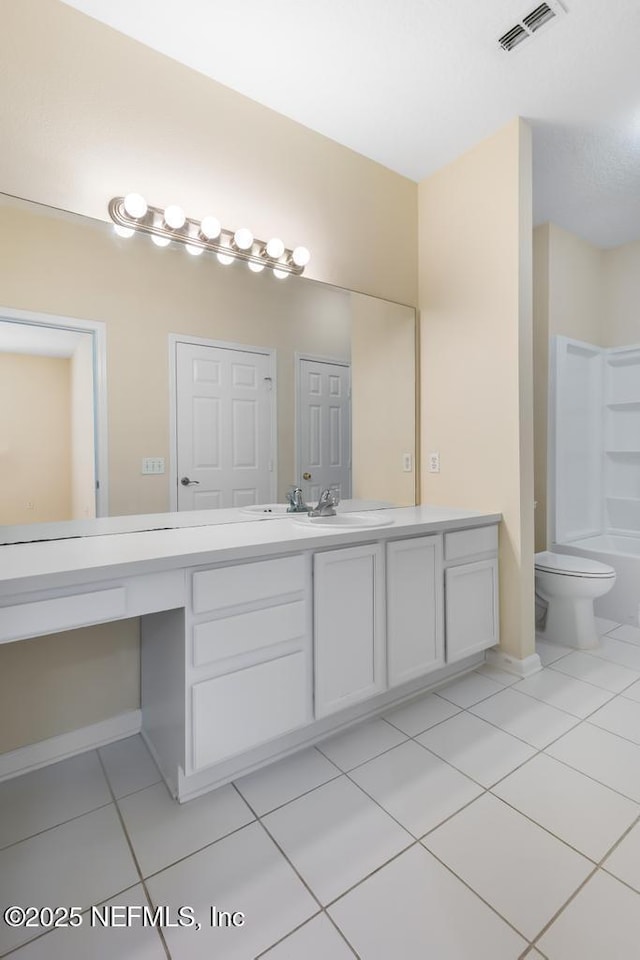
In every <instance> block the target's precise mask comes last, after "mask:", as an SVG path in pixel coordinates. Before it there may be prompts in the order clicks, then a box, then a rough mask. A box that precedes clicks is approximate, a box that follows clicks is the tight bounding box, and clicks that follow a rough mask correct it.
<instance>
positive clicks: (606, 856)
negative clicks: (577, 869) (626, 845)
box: [597, 811, 640, 892]
mask: <svg viewBox="0 0 640 960" xmlns="http://www.w3.org/2000/svg"><path fill="white" fill-rule="evenodd" d="M638 823H640V811H639V812H638V816H637V817H636V819H635V820H634V821H633V823H632V824H630V825H629V826H628V827H627V829H626V830H624V831H623V832H622V833H621V834H620V836H619V837H618V839H617V840H616V842H615V843H613V844H612V845H611V846H610V847H609V849H608V850H607V852H606V853H605V854H604V856H602V857H600V859H599V860H598V862H597V866H598V867H599V868H600V869H605V868H604V867H603V864H604V863H605V862H606V861H607V860H608V859H609V857H610V856H611V854H612V853H613V852H614V850H616V849H617V848H618V847H619V846H620V844H621V843H622V841H623V840H626V838H627V837H628V836H629V834H630V833H631V831H632V830H633V829H634V827H636V826H637V825H638ZM607 872H608V871H607ZM620 882H621V883H624V881H623V880H622V881H620ZM626 885H627V886H629V884H626ZM631 889H633V887H632V888H631ZM636 892H637V891H636Z"/></svg>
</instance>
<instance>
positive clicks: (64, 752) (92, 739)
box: [0, 710, 142, 782]
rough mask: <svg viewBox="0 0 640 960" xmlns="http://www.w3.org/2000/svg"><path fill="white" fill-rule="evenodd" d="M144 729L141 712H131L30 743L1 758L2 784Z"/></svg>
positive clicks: (0, 775)
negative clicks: (4, 781)
mask: <svg viewBox="0 0 640 960" xmlns="http://www.w3.org/2000/svg"><path fill="white" fill-rule="evenodd" d="M141 727H142V713H141V711H140V710H131V711H129V712H128V713H121V714H119V715H118V716H117V717H110V718H109V719H108V720H102V721H101V722H100V723H93V724H91V726H89V727H81V728H80V729H79V730H71V731H70V732H69V733H61V734H60V735H59V736H57V737H50V738H49V739H48V740H41V741H40V742H39V743H30V744H29V745H28V746H26V747H18V749H17V750H11V751H9V752H8V753H3V754H2V755H0V782H1V781H3V780H9V779H10V778H11V777H17V776H20V774H22V773H29V772H30V771H31V770H38V769H39V768H40V767H46V766H48V765H49V764H50V763H57V762H58V761H59V760H65V759H66V758H67V757H74V756H75V755H76V754H78V753H84V752H85V751H87V750H95V749H96V747H103V746H104V745H105V744H107V743H113V742H114V740H123V739H124V738H125V737H132V736H133V735H134V734H136V733H140V729H141Z"/></svg>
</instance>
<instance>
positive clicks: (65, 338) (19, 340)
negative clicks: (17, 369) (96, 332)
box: [0, 320, 91, 358]
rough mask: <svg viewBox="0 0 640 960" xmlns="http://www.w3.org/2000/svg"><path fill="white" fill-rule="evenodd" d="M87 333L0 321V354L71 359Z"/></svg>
mask: <svg viewBox="0 0 640 960" xmlns="http://www.w3.org/2000/svg"><path fill="white" fill-rule="evenodd" d="M90 336H91V334H88V333H76V332H74V331H73V330H60V329H58V328H55V327H47V326H44V325H41V324H28V323H15V322H11V321H10V320H0V353H28V354H31V355H34V356H41V357H59V358H64V357H72V356H73V354H74V353H75V351H76V349H77V347H78V346H79V345H80V343H82V341H83V339H84V338H86V337H90Z"/></svg>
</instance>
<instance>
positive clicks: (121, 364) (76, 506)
mask: <svg viewBox="0 0 640 960" xmlns="http://www.w3.org/2000/svg"><path fill="white" fill-rule="evenodd" d="M0 245H1V247H2V251H3V253H2V257H0V318H1V315H5V319H6V315H7V314H11V313H12V312H13V317H14V319H15V312H16V311H26V312H29V313H34V314H37V315H40V319H42V315H45V318H46V316H48V315H55V316H57V317H62V318H75V319H76V320H78V321H88V322H89V323H90V324H94V325H95V326H97V327H98V328H99V327H100V325H103V329H104V336H105V342H106V387H107V393H106V417H105V420H106V421H107V422H108V444H107V446H108V451H107V450H105V454H104V455H103V456H102V457H101V456H100V443H101V442H102V443H104V437H103V436H102V437H101V436H100V431H99V429H98V435H97V437H96V439H95V443H96V448H95V450H96V451H97V454H98V455H97V457H96V456H94V454H95V451H94V448H93V443H94V441H93V439H92V437H91V429H90V427H91V421H92V419H93V412H92V411H91V409H90V406H89V404H88V402H87V401H86V399H82V400H80V399H79V398H81V397H83V398H86V396H87V390H88V391H89V392H90V391H91V386H90V384H89V376H88V374H87V369H88V368H87V366H86V364H85V366H84V367H83V366H82V364H81V362H80V360H79V356H80V350H79V347H78V345H77V344H74V345H71V344H70V343H66V345H65V344H62V345H60V346H59V347H51V346H50V349H49V353H51V352H54V353H55V352H56V350H57V351H58V356H47V354H46V349H44V348H39V349H40V356H39V358H38V357H34V358H33V360H28V359H27V358H28V356H29V355H30V354H31V355H32V354H33V352H34V351H33V350H31V349H30V348H28V346H27V345H26V344H24V343H23V344H22V345H19V346H18V348H17V349H16V345H15V342H14V346H13V347H10V348H7V349H3V348H2V347H0V363H4V364H5V365H7V364H9V363H11V364H13V366H14V368H15V369H14V372H13V373H12V374H11V376H12V377H13V382H14V383H15V382H19V383H20V384H21V390H22V393H21V395H20V397H19V398H18V394H17V392H14V389H13V388H11V387H10V386H9V374H8V373H7V375H6V377H5V376H4V375H3V377H2V381H3V383H4V387H3V390H4V393H3V398H2V400H3V421H4V424H3V427H2V432H1V434H0V460H1V472H0V477H4V478H5V479H4V480H0V485H4V484H5V483H6V482H7V481H6V478H7V477H9V476H11V475H14V476H16V478H17V479H18V482H17V483H16V484H15V486H14V489H13V492H12V493H11V496H10V497H9V496H8V488H6V487H4V486H3V488H2V489H0V499H2V500H3V501H4V502H5V508H4V509H5V512H4V513H3V516H2V518H1V519H0V522H1V523H3V524H5V525H6V524H11V523H25V522H28V520H29V519H34V520H35V519H38V520H55V519H61V518H62V516H64V515H65V514H66V515H67V516H71V517H88V516H91V513H92V510H93V503H90V502H89V501H90V500H91V498H90V497H87V495H86V491H87V483H89V484H90V483H92V482H93V479H95V478H92V476H91V471H92V469H93V464H94V463H96V462H97V470H98V474H97V475H98V476H103V477H104V478H105V479H106V480H108V513H109V515H111V516H121V515H139V514H151V513H156V512H165V511H168V510H170V509H176V508H180V507H182V508H187V509H189V508H191V507H196V506H198V503H197V499H195V498H194V499H193V502H188V498H187V500H186V501H185V500H184V498H183V502H182V503H181V502H180V500H179V498H178V490H179V489H180V484H179V480H180V477H181V476H183V475H185V476H189V474H188V473H187V471H186V469H185V470H184V471H183V472H182V473H181V472H180V469H181V468H180V462H179V459H178V457H177V453H179V449H180V436H179V434H180V430H181V424H180V415H179V412H177V411H176V403H177V402H179V397H178V401H176V400H175V397H174V398H173V400H172V393H171V391H172V384H173V386H174V388H175V387H176V368H175V367H174V363H175V357H176V350H177V346H176V344H177V343H178V342H179V341H182V342H184V343H186V344H192V345H193V344H200V345H201V346H202V347H203V348H204V347H209V348H211V349H212V350H214V351H215V350H216V349H217V350H220V349H221V348H224V349H227V356H230V355H231V354H230V352H229V350H231V349H232V350H238V351H240V352H243V351H244V355H245V357H246V356H251V355H252V356H253V357H254V358H256V357H258V355H262V356H264V357H267V358H268V363H267V366H265V367H264V369H262V367H260V369H259V370H258V369H257V368H256V370H253V372H252V371H251V370H249V366H251V365H250V364H246V363H245V364H240V366H242V368H243V369H240V367H238V369H236V371H235V374H234V376H236V381H237V383H236V385H238V384H239V388H242V386H243V382H242V381H243V378H245V381H246V382H245V384H244V386H245V388H247V387H248V385H249V384H250V383H259V385H260V387H261V389H263V390H264V391H265V392H266V393H268V394H269V395H270V397H271V398H272V399H271V400H269V402H268V403H267V406H268V407H269V408H270V409H271V410H272V415H271V420H268V419H267V420H264V419H263V420H257V419H256V415H255V414H254V411H253V409H250V405H249V404H248V402H247V397H246V395H242V393H240V394H239V399H240V402H239V403H237V404H235V412H234V413H231V414H225V417H224V420H220V419H216V417H215V416H213V415H212V414H211V410H212V409H213V407H215V406H216V404H217V406H218V408H220V409H221V405H222V402H221V401H220V398H219V397H218V398H217V399H216V398H215V396H214V398H213V399H214V401H215V402H214V403H213V404H211V403H210V404H209V414H208V417H209V421H208V423H209V426H208V433H207V443H208V448H207V444H206V443H205V445H204V448H203V447H201V449H200V451H199V452H197V455H196V458H195V459H196V460H197V459H198V456H200V458H201V459H202V457H203V455H204V454H203V450H204V453H206V456H204V459H205V460H206V459H207V457H208V458H209V460H210V461H211V462H212V463H214V462H215V457H216V455H217V452H218V451H219V450H220V449H222V447H223V445H224V444H227V445H228V444H229V443H231V442H232V440H233V436H232V427H233V423H234V422H235V424H236V444H235V447H234V455H237V456H236V459H239V460H240V461H242V460H243V458H244V462H245V463H246V462H250V461H251V457H252V456H253V455H254V454H255V453H256V451H257V449H258V446H259V442H260V440H261V439H262V440H264V439H265V436H266V435H267V434H268V435H269V442H268V443H263V444H262V446H263V448H264V450H266V451H268V453H267V454H266V455H262V454H261V456H263V459H266V461H267V462H266V469H267V471H268V472H269V473H270V474H271V478H267V480H268V486H267V488H260V492H259V493H258V491H257V489H256V490H255V491H253V490H252V484H251V483H244V486H243V485H242V484H240V485H239V487H238V489H240V491H241V493H240V495H238V494H237V493H236V494H235V496H236V502H235V503H234V502H229V500H228V499H227V500H226V501H224V500H223V499H221V498H218V502H219V505H220V506H234V505H237V506H243V505H245V504H246V503H249V502H255V501H256V499H258V500H259V499H261V498H262V496H263V495H264V494H265V493H266V491H267V489H268V492H269V494H270V496H269V497H268V498H267V499H271V498H272V497H275V499H277V500H278V501H282V500H283V499H284V494H285V491H286V489H287V487H288V486H289V484H291V483H292V482H299V481H300V480H301V479H302V473H306V472H312V471H313V470H314V469H316V467H317V466H318V467H319V466H322V464H321V462H320V461H321V460H322V457H323V456H324V458H325V460H327V463H326V464H325V466H329V467H330V466H331V464H332V462H333V461H334V460H336V458H338V459H342V461H344V460H345V459H347V458H348V459H349V463H348V464H347V465H346V466H347V470H348V480H347V481H344V480H343V481H341V482H342V483H345V484H346V485H345V487H344V489H345V490H346V491H348V492H350V493H351V495H352V496H353V497H357V498H367V499H376V500H385V501H389V502H391V503H394V504H398V505H406V504H413V503H414V502H415V473H414V470H413V465H414V464H415V335H416V328H415V311H414V309H413V308H411V307H406V306H403V305H399V304H395V303H391V302H388V301H382V300H378V299H376V298H373V297H368V296H365V295H362V294H357V293H352V292H350V291H346V290H341V289H338V288H334V287H331V286H328V285H326V284H321V283H317V282H315V281H311V280H306V279H302V278H298V277H289V278H288V279H287V280H286V281H282V280H278V279H276V278H274V277H273V276H272V274H271V272H270V271H265V272H264V273H263V274H254V273H252V272H250V271H249V270H247V269H246V267H244V265H243V264H241V263H234V264H232V265H230V266H228V267H224V266H221V265H220V264H218V263H217V262H216V261H215V260H214V259H213V258H212V257H209V256H207V255H204V256H202V257H190V256H188V255H185V251H184V249H183V248H180V249H173V248H171V247H168V248H166V249H157V248H156V247H155V246H154V245H153V244H152V243H150V242H149V238H147V237H144V236H134V237H132V238H130V239H122V238H119V237H117V236H116V235H115V234H114V232H113V229H112V227H111V226H110V225H108V224H106V223H103V222H102V221H94V220H90V219H87V218H84V217H79V216H76V215H73V214H70V213H66V212H63V211H56V210H52V209H51V208H45V207H41V206H39V205H36V204H31V203H28V202H26V201H20V200H16V199H14V198H9V197H0ZM2 308H4V310H3V309H2ZM9 319H11V316H9ZM12 326H13V330H14V332H15V329H16V325H15V324H13V325H12ZM4 329H5V332H7V331H8V330H9V328H8V327H5V328H4ZM41 330H42V328H41ZM1 332H2V329H1V328H0V335H1ZM23 332H25V331H23ZM78 336H81V335H80V334H78ZM5 342H6V341H5ZM81 342H84V341H81ZM19 350H24V352H18V351H19ZM83 350H86V348H83ZM247 351H248V353H247ZM76 354H78V356H77V357H76ZM209 356H211V357H214V354H210V355H209V354H207V353H206V350H205V353H204V354H203V355H202V357H201V358H200V359H201V363H200V369H201V370H205V369H206V370H208V371H209V372H208V374H207V376H211V375H213V374H212V371H213V370H214V367H215V363H217V362H218V359H219V357H218V358H215V359H214V361H212V362H209V360H208V357H209ZM18 358H21V359H20V360H18ZM240 359H242V357H240ZM36 360H38V361H39V364H40V365H39V366H37V364H36V366H34V363H35V361H36ZM53 360H57V361H58V363H57V366H56V364H54V363H53ZM45 361H47V362H46V363H45ZM85 361H86V354H85ZM305 361H313V362H316V363H318V364H322V363H325V364H327V363H330V364H333V365H334V367H333V368H330V366H328V365H327V366H326V367H324V368H322V367H321V368H318V369H319V370H325V371H327V373H328V379H327V384H328V389H330V390H331V389H334V390H339V391H342V393H343V395H344V391H345V390H346V391H347V392H348V391H349V388H350V389H351V396H350V397H349V396H347V397H346V398H345V397H344V396H343V399H344V400H345V404H344V412H343V419H342V420H341V422H340V423H339V424H337V429H336V430H335V431H334V433H333V434H328V439H327V442H326V443H325V447H324V452H323V450H322V442H321V436H320V432H319V431H318V430H315V432H314V424H315V423H316V422H319V421H317V418H318V417H319V416H320V415H321V414H320V413H318V411H315V412H312V414H311V419H310V420H309V419H308V421H307V422H308V423H309V426H307V428H306V429H304V430H302V429H301V430H299V431H298V437H297V438H296V429H295V421H296V417H298V418H299V419H300V420H301V422H304V418H303V417H301V416H300V410H299V409H298V411H296V392H297V394H298V405H300V403H301V400H300V396H301V394H302V393H303V392H304V391H302V390H301V389H300V388H299V389H298V390H297V391H296V378H297V375H298V374H300V373H301V371H303V363H304V362H305ZM18 362H21V363H23V367H22V369H21V370H20V371H18V369H17V363H18ZM28 364H31V368H30V369H29V367H28ZM36 367H37V369H36ZM45 367H46V368H47V371H48V372H47V373H46V374H45V373H44V369H45ZM49 368H51V369H49ZM54 368H55V370H56V372H55V373H54V372H53V371H54ZM74 368H77V369H76V373H75V374H74V372H73V370H74ZM3 369H4V368H3ZM192 369H193V364H192ZM318 369H316V371H315V372H316V374H317V373H318ZM82 370H84V371H85V374H84V377H83V376H81V371H82ZM340 370H342V371H343V372H344V377H343V379H342V382H341V383H339V382H338V379H339V378H338V374H339V372H340ZM93 372H94V374H95V373H96V371H95V370H94V371H93ZM45 378H46V384H45ZM74 378H75V379H74ZM238 378H239V380H238ZM97 379H99V377H98V378H97ZM205 379H206V377H205ZM214 379H215V376H214ZM54 381H55V382H56V383H57V387H56V390H55V391H54V385H53V384H54ZM79 381H82V383H81V384H80V383H79ZM316 381H318V378H317V377H316ZM74 383H75V387H74ZM40 389H42V390H43V391H44V394H45V396H46V401H45V400H38V401H36V400H35V399H34V397H35V392H36V390H40ZM83 391H84V392H83ZM54 393H55V395H56V397H57V399H56V400H55V402H54ZM214 393H215V391H214ZM272 400H273V402H272ZM307 402H308V403H309V398H308V397H307ZM205 406H206V404H200V408H201V409H204V407H205ZM231 407H232V408H233V403H231ZM54 408H57V414H56V415H57V416H58V417H59V424H60V425H56V422H55V421H54V419H53V418H54ZM27 409H29V410H31V412H32V414H33V415H34V416H36V418H37V419H38V418H39V422H38V429H37V430H35V428H34V426H33V425H31V426H29V424H28V423H27V422H26V421H25V420H24V419H23V414H25V412H26V411H27ZM74 410H75V411H76V413H75V415H74V414H73V413H72V412H70V411H74ZM37 411H40V413H39V414H38V413H37ZM65 411H66V412H65ZM81 414H83V415H81ZM314 417H316V421H314V419H313V418H314ZM234 418H235V421H234ZM65 420H66V424H65V426H64V428H63V427H62V426H61V424H62V423H63V421H65ZM96 423H97V424H98V427H99V426H100V423H99V418H98V419H97V420H96ZM192 427H193V424H192ZM214 427H215V429H213V428H214ZM216 430H217V431H218V433H217V435H215V431H216ZM212 431H213V432H212ZM103 432H104V431H103ZM29 434H31V435H32V437H33V439H34V443H33V445H32V446H33V448H34V449H32V450H31V452H30V453H29V452H26V453H24V455H23V462H22V464H21V465H20V467H19V468H18V467H17V466H16V463H17V459H19V457H20V456H21V455H22V454H21V452H20V449H19V444H18V443H17V438H18V437H19V436H24V435H29ZM38 437H40V438H41V439H40V440H38ZM45 437H47V438H48V439H49V440H52V439H53V438H55V442H54V443H52V444H50V446H51V447H53V450H49V451H48V452H46V451H45V450H44V446H45V444H44V438H45ZM81 437H83V438H84V443H82V442H81V441H80V438H81ZM332 437H333V440H332ZM205 448H206V449H205ZM36 454H37V456H36ZM45 456H46V457H48V458H49V460H48V461H46V460H45V459H43V458H45ZM407 456H408V457H409V458H410V463H411V466H412V469H411V471H407V470H406V459H407ZM38 458H39V459H38ZM56 458H57V461H58V465H57V466H56V465H55V460H56ZM148 458H151V459H153V460H156V461H157V460H160V461H164V467H165V472H164V473H149V474H143V473H142V469H143V466H142V465H143V460H145V459H148ZM314 458H315V459H314ZM105 461H106V462H105ZM195 466H196V467H197V464H195ZM343 466H344V464H343ZM36 475H38V477H39V478H40V479H43V478H44V479H45V480H46V482H45V483H44V484H40V486H37V485H36V484H35V482H34V481H35V477H36ZM318 475H319V474H318ZM81 476H82V483H81V482H80V478H81ZM323 476H324V474H323ZM276 478H277V479H276ZM192 479H198V477H196V476H195V475H194V477H193V478H192ZM200 479H201V480H202V478H200ZM319 483H320V484H322V483H323V481H319ZM336 483H337V481H336ZM349 485H350V487H351V489H350V491H349ZM43 486H44V488H45V490H47V491H50V492H51V491H52V490H53V488H54V487H64V488H65V491H66V492H63V493H60V494H59V495H57V498H56V502H55V503H46V502H45V495H44V493H42V488H43ZM74 490H75V491H76V493H75V494H74ZM243 490H244V494H243V493H242V491H243ZM80 491H82V493H80ZM102 492H103V493H104V484H103V491H102ZM308 493H309V494H312V493H315V488H314V487H313V484H312V483H311V484H310V485H309V487H308ZM233 495H234V494H233V491H232V494H231V496H232V498H233ZM215 503H216V498H215V497H210V498H209V500H208V501H207V500H205V499H204V498H203V504H206V506H207V507H209V506H213V505H215ZM100 512H106V511H104V510H103V511H101V510H100V509H98V514H99V513H100Z"/></svg>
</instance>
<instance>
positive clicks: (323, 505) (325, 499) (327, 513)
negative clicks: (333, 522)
mask: <svg viewBox="0 0 640 960" xmlns="http://www.w3.org/2000/svg"><path fill="white" fill-rule="evenodd" d="M339 503H340V497H339V496H338V494H337V493H336V491H335V490H330V489H329V488H328V487H327V489H326V490H323V491H322V493H321V494H320V499H319V500H318V506H317V507H314V508H313V510H309V516H310V517H335V515H336V507H337V506H338V504H339Z"/></svg>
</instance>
